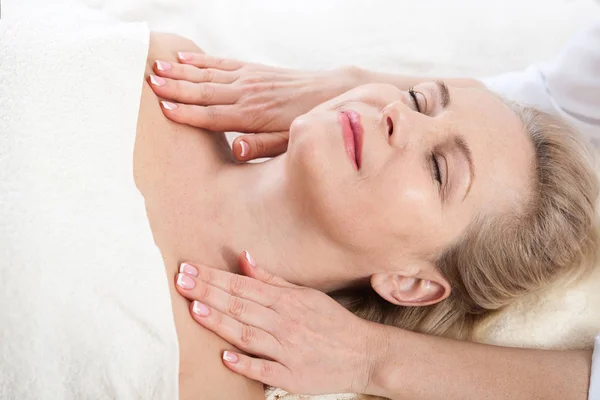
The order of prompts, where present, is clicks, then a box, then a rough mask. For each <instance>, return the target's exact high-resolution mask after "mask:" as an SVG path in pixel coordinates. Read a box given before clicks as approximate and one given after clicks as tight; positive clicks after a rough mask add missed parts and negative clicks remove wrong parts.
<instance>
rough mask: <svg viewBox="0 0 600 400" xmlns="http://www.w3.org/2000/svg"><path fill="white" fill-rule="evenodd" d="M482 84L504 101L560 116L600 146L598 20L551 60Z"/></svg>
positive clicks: (599, 35) (599, 25)
mask: <svg viewBox="0 0 600 400" xmlns="http://www.w3.org/2000/svg"><path fill="white" fill-rule="evenodd" d="M483 83H484V84H485V85H486V86H487V87H488V88H489V89H490V90H492V91H494V92H497V93H499V94H501V95H503V96H505V97H506V98H509V99H511V100H514V101H517V102H519V103H522V104H525V105H532V106H536V107H538V108H540V109H542V110H544V111H547V112H550V113H553V114H557V115H559V116H560V117H562V118H563V119H564V120H565V121H567V122H568V123H570V124H571V125H572V126H573V127H575V128H577V129H579V131H580V132H581V133H582V134H584V135H585V136H587V137H589V138H590V139H591V140H592V141H593V142H595V144H596V145H599V146H600V20H598V21H596V22H595V23H594V24H592V25H591V26H589V27H588V28H587V29H584V30H582V31H580V32H579V33H578V34H577V35H575V36H574V37H573V38H572V39H571V40H570V41H569V43H568V44H567V45H566V46H565V47H564V48H563V49H562V50H561V51H560V52H559V53H558V54H557V56H556V57H554V58H553V59H552V60H550V61H548V62H544V63H540V64H535V65H532V66H530V67H529V68H527V69H526V70H525V71H521V72H510V73H507V74H502V75H499V76H497V77H492V78H488V79H484V80H483Z"/></svg>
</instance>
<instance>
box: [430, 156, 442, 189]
mask: <svg viewBox="0 0 600 400" xmlns="http://www.w3.org/2000/svg"><path fill="white" fill-rule="evenodd" d="M431 164H432V165H433V176H434V178H435V180H436V181H437V182H438V183H439V184H440V185H441V184H442V174H441V171H440V163H439V162H438V160H437V157H436V156H435V153H431Z"/></svg>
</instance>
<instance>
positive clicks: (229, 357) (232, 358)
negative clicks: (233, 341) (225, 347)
mask: <svg viewBox="0 0 600 400" xmlns="http://www.w3.org/2000/svg"><path fill="white" fill-rule="evenodd" d="M223 360H225V361H227V362H228V363H232V364H235V363H236V362H238V360H239V358H238V356H237V354H235V353H231V352H229V351H224V352H223Z"/></svg>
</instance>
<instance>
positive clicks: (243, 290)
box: [176, 253, 387, 394]
mask: <svg viewBox="0 0 600 400" xmlns="http://www.w3.org/2000/svg"><path fill="white" fill-rule="evenodd" d="M240 265H241V268H242V271H243V272H244V273H245V274H246V275H249V276H250V277H246V276H242V275H236V274H232V273H229V272H224V271H220V270H216V269H212V268H209V267H206V266H202V265H196V266H191V265H189V264H182V267H181V270H180V271H181V273H180V274H178V276H177V285H176V286H177V290H178V291H179V293H180V294H181V295H183V296H184V297H186V298H188V299H189V300H192V304H191V311H192V312H191V314H192V316H193V318H194V319H195V320H196V321H197V322H198V323H199V324H201V325H202V326H204V327H206V328H207V329H210V330H211V331H213V332H215V333H216V334H217V335H219V336H221V337H222V338H223V339H225V340H226V341H228V342H229V343H231V344H232V345H234V346H236V347H237V348H239V349H242V350H243V351H245V352H247V353H250V354H253V355H255V356H256V358H254V357H249V356H246V355H243V354H240V353H237V352H233V351H226V352H225V353H224V354H223V361H224V363H225V365H226V366H227V367H228V368H230V369H231V370H232V371H234V372H236V373H238V374H241V375H244V376H246V377H248V378H250V379H254V380H257V381H260V382H263V383H265V384H267V385H271V386H275V387H280V388H283V389H285V390H287V391H289V392H292V393H306V394H323V393H339V392H353V393H365V392H366V388H367V386H368V384H369V381H370V373H371V371H372V369H373V368H372V367H373V364H372V360H370V359H369V357H373V355H374V354H379V353H380V352H381V351H383V352H385V346H386V344H387V339H386V337H385V333H383V332H384V331H382V330H380V329H378V327H379V326H378V325H376V324H373V323H370V322H367V321H365V320H362V319H360V318H358V317H356V316H355V315H354V314H352V313H350V312H349V311H347V310H346V309H345V308H343V307H342V306H340V305H339V304H338V303H336V302H335V301H334V300H333V299H331V298H330V297H329V296H327V295H326V294H324V293H322V292H319V291H317V290H313V289H307V288H303V287H299V286H295V285H292V284H290V283H288V282H286V281H284V280H283V279H281V278H278V277H275V276H273V275H271V274H269V273H267V272H265V271H264V270H262V269H260V268H258V267H256V266H254V262H253V261H252V259H251V257H250V256H249V255H248V254H247V253H244V254H243V255H242V256H240ZM251 277H253V278H255V279H253V278H251Z"/></svg>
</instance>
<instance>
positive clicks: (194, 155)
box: [133, 34, 264, 400]
mask: <svg viewBox="0 0 600 400" xmlns="http://www.w3.org/2000/svg"><path fill="white" fill-rule="evenodd" d="M178 51H201V50H200V49H199V48H198V47H197V46H196V45H195V44H194V43H193V42H191V41H189V40H186V39H183V38H181V37H179V36H176V35H170V34H153V35H152V37H151V40H150V48H149V52H148V62H147V66H146V76H145V78H147V76H148V74H150V73H152V67H153V63H154V61H155V60H157V59H158V60H164V61H175V60H176V53H177V52H178ZM159 100H160V99H159V98H157V96H156V95H155V94H154V92H153V91H152V89H151V88H150V87H149V85H148V83H147V81H146V80H144V86H143V90H142V98H141V105H140V111H139V116H138V127H137V129H138V130H137V136H136V143H135V150H134V167H133V169H134V176H135V181H136V185H137V186H138V188H139V190H140V191H141V193H142V194H143V196H144V199H145V202H146V211H147V215H148V220H149V221H150V226H151V228H152V233H153V235H154V240H155V242H156V244H157V245H158V247H159V248H160V250H161V252H162V255H163V259H164V262H165V267H166V272H167V276H168V278H169V289H170V293H171V300H172V308H173V317H174V321H175V327H176V330H177V337H178V340H179V348H180V362H179V385H180V389H179V395H180V397H179V398H180V399H182V400H187V399H206V400H210V399H214V400H217V399H224V398H230V399H256V400H258V399H264V391H263V387H262V385H261V384H258V383H257V382H253V381H250V380H248V379H246V378H243V377H241V376H239V375H235V374H234V373H232V372H231V371H229V370H228V369H227V368H225V367H224V366H223V364H222V362H221V353H222V351H223V350H226V349H231V348H232V346H231V345H229V344H228V343H227V342H225V341H223V340H222V339H220V338H218V337H217V336H216V335H214V334H213V333H212V332H209V331H207V330H205V329H204V328H203V327H201V326H200V325H198V324H197V323H195V322H194V321H193V320H192V318H191V316H190V313H189V305H188V302H187V300H185V299H184V298H182V297H181V296H180V295H179V294H178V293H177V291H176V289H175V287H174V277H175V274H176V272H177V266H178V262H179V261H181V260H179V257H180V256H181V255H182V254H181V252H182V250H181V249H182V248H183V247H186V246H187V247H188V248H189V247H190V246H192V247H193V246H194V243H195V244H196V247H197V243H198V241H201V240H202V232H201V231H199V230H200V227H201V226H202V221H203V215H202V214H201V213H199V212H198V213H197V214H193V213H194V212H196V211H194V210H198V209H202V207H198V204H204V203H203V202H205V201H206V198H205V197H202V193H204V192H206V191H203V190H201V189H202V187H203V186H204V187H206V186H207V185H210V184H211V176H212V175H213V170H214V169H215V168H218V166H219V165H221V164H222V163H223V159H224V157H225V158H226V157H229V154H230V152H229V150H228V145H227V142H226V140H225V138H224V136H223V135H222V134H217V133H213V132H206V131H203V130H201V129H197V128H193V127H190V126H184V125H178V124H175V123H173V122H172V121H170V120H168V119H167V118H166V117H165V116H164V115H163V112H162V110H161V108H160V105H159ZM190 213H192V214H190ZM192 225H193V226H192ZM193 231H199V232H200V233H198V234H197V236H196V237H192V236H193V235H192V234H191V233H190V232H193ZM186 243H187V244H186Z"/></svg>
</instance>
